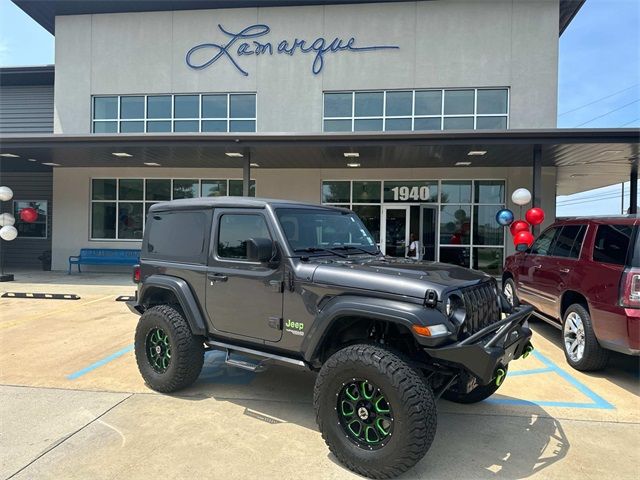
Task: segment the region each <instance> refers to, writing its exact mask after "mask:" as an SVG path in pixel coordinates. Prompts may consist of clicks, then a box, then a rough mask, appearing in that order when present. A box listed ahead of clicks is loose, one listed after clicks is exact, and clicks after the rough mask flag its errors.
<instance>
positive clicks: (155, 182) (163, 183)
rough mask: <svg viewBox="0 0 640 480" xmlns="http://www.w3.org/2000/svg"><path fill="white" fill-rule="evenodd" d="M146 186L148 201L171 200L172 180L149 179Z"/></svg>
mask: <svg viewBox="0 0 640 480" xmlns="http://www.w3.org/2000/svg"><path fill="white" fill-rule="evenodd" d="M146 182H147V184H146V188H147V191H146V194H145V195H146V199H147V200H171V180H169V179H163V178H160V179H155V178H154V179H148V180H147V181H146Z"/></svg>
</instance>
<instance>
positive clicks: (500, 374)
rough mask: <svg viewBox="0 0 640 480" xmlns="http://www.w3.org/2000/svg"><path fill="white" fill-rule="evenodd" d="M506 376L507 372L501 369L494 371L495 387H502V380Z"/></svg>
mask: <svg viewBox="0 0 640 480" xmlns="http://www.w3.org/2000/svg"><path fill="white" fill-rule="evenodd" d="M506 376H507V372H506V371H505V370H504V369H503V368H499V369H498V370H496V387H499V386H500V385H502V382H503V381H504V378H505V377H506Z"/></svg>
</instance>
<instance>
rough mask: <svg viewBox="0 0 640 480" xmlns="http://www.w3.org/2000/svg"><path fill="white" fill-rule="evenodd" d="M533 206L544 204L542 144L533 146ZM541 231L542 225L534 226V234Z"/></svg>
mask: <svg viewBox="0 0 640 480" xmlns="http://www.w3.org/2000/svg"><path fill="white" fill-rule="evenodd" d="M531 196H532V197H533V199H532V201H533V206H534V207H541V206H542V145H534V146H533V188H532V192H531ZM538 233H540V226H539V225H536V226H534V227H533V235H534V236H537V235H538Z"/></svg>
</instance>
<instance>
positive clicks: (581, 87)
mask: <svg viewBox="0 0 640 480" xmlns="http://www.w3.org/2000/svg"><path fill="white" fill-rule="evenodd" d="M529 1H536V0H529ZM53 42H54V38H53V36H52V35H51V34H49V33H48V32H47V31H46V30H45V29H44V28H42V27H41V26H40V25H38V24H37V23H36V22H35V21H34V20H32V19H31V18H30V17H29V16H28V15H26V14H25V13H24V12H22V10H20V9H19V8H18V7H16V6H15V5H14V4H13V3H12V2H11V1H10V0H0V66H3V67H5V66H19V65H43V64H52V63H54V48H53ZM559 48H560V58H559V79H558V127H560V128H573V127H584V128H605V127H611V128H613V127H626V128H631V127H640V0H587V1H586V3H585V4H584V6H583V7H582V8H581V10H580V11H579V12H578V14H577V15H576V17H575V18H574V19H573V21H572V22H571V24H570V25H569V27H568V28H567V30H566V31H565V32H564V33H563V35H562V36H561V37H560V45H559ZM531 73H532V75H534V74H535V72H531ZM625 190H626V192H627V201H626V206H625V207H624V208H625V210H626V208H628V205H629V200H628V191H629V185H628V183H627V185H626V187H625ZM620 193H621V186H620V185H613V186H611V187H605V188H604V189H597V190H592V191H589V192H583V193H579V194H575V195H571V196H565V197H562V196H561V197H558V198H557V212H556V213H557V216H571V215H580V214H583V212H585V211H588V212H590V213H592V214H602V215H605V214H616V213H620V212H621V208H622V207H621V202H620Z"/></svg>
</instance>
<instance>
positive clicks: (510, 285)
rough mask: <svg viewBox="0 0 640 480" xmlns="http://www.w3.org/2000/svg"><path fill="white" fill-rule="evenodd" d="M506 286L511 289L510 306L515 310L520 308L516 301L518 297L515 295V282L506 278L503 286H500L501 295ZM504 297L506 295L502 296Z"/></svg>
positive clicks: (518, 302)
mask: <svg viewBox="0 0 640 480" xmlns="http://www.w3.org/2000/svg"><path fill="white" fill-rule="evenodd" d="M507 284H508V285H509V288H511V291H512V292H513V302H512V304H511V306H512V307H514V308H516V307H519V306H520V300H519V299H518V295H517V294H516V282H514V281H513V278H507V279H506V280H505V281H504V284H503V285H502V293H503V294H504V290H505V288H506V286H507ZM504 295H505V297H506V294H504Z"/></svg>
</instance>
